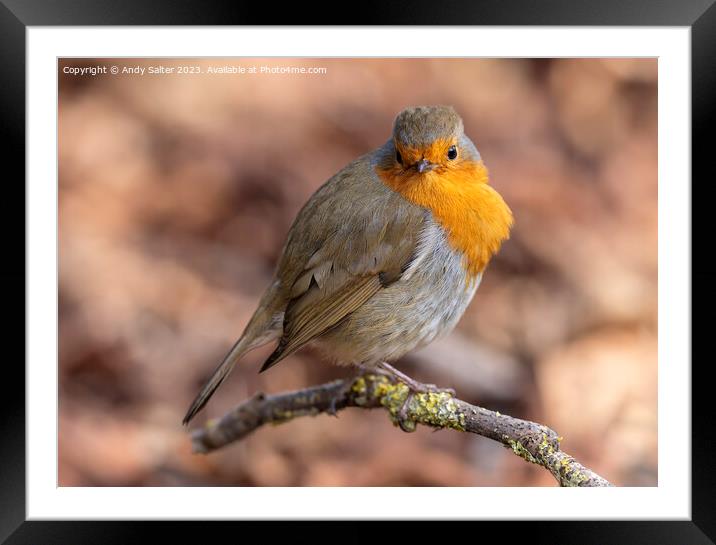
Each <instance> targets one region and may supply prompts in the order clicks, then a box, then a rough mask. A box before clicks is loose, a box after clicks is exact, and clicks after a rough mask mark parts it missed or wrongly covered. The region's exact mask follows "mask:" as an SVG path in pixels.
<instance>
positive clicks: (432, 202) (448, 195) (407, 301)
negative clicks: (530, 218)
mask: <svg viewBox="0 0 716 545" xmlns="http://www.w3.org/2000/svg"><path fill="white" fill-rule="evenodd" d="M512 223H513V219H512V212H511V211H510V209H509V207H508V206H507V205H506V204H505V201H504V200H503V199H502V197H501V196H500V195H499V193H497V191H495V190H494V189H493V188H492V187H491V186H490V185H489V184H488V173H487V169H486V168H485V165H484V164H483V162H482V158H481V156H480V153H479V152H478V151H477V149H476V148H475V145H474V144H473V143H472V141H471V140H470V139H469V138H468V137H467V136H466V135H465V134H464V128H463V122H462V119H461V118H460V116H459V115H458V114H457V112H456V111H455V110H454V109H453V108H452V107H451V106H419V107H414V108H408V109H406V110H403V111H402V112H400V114H398V116H397V117H396V119H395V124H394V127H393V134H392V136H391V137H390V138H389V139H388V141H387V142H386V143H385V144H384V145H383V146H381V147H380V148H378V149H376V150H374V151H372V152H370V153H368V154H366V155H363V156H362V157H359V158H358V159H356V160H355V161H353V162H352V163H350V164H349V165H348V166H346V167H345V168H343V169H342V170H341V171H340V172H338V173H337V174H335V175H334V176H333V177H332V178H330V179H329V180H328V181H327V182H326V183H325V184H323V185H322V186H321V187H320V188H319V189H318V190H317V191H316V192H315V193H314V194H313V195H312V196H311V198H310V199H309V200H308V202H307V203H306V204H305V205H304V206H303V208H302V209H301V211H300V212H299V214H298V216H297V217H296V219H295V220H294V222H293V225H292V226H291V229H290V230H289V232H288V237H287V239H286V242H285V244H284V247H283V250H282V253H281V257H280V258H279V261H278V265H277V268H276V272H275V275H274V278H273V280H272V281H271V284H270V285H269V287H268V288H267V289H266V291H265V293H264V294H263V296H262V297H261V301H260V303H259V305H258V308H257V309H256V311H255V312H254V314H253V316H252V318H251V320H250V321H249V323H248V325H247V326H246V329H245V330H244V332H243V334H242V335H241V337H240V338H239V340H238V341H237V342H236V344H234V346H233V348H232V349H231V350H230V351H229V353H228V354H227V355H226V357H225V358H224V360H223V361H222V362H221V364H220V365H219V366H218V367H217V368H216V370H215V371H214V373H213V374H212V376H211V378H210V379H209V380H208V381H207V383H206V384H205V385H204V387H203V388H202V389H201V391H200V392H199V394H198V395H197V396H196V398H195V399H194V401H193V402H192V404H191V406H190V407H189V410H188V411H187V413H186V416H185V417H184V420H183V423H184V424H187V423H188V422H189V421H190V420H191V419H192V418H193V417H194V416H195V415H196V413H197V412H199V411H200V410H201V409H202V407H204V405H205V404H206V402H207V401H208V400H209V398H210V397H211V396H212V394H213V393H214V392H215V391H216V389H217V388H218V387H219V386H220V385H221V383H222V382H223V381H224V380H225V379H226V377H227V376H228V375H229V373H230V372H231V370H232V369H233V367H234V365H235V364H236V362H237V361H238V360H239V359H240V358H241V357H242V356H243V355H244V354H246V352H248V351H249V350H252V349H254V348H256V347H259V346H262V345H264V344H266V343H269V342H271V341H275V340H278V345H277V346H276V349H275V350H274V351H273V353H272V354H271V355H270V356H269V357H268V359H267V360H266V362H265V363H264V364H263V367H261V371H260V372H263V371H266V370H267V369H269V368H271V367H273V366H274V365H276V364H277V363H279V362H280V361H281V360H283V359H284V358H286V357H287V356H289V355H290V354H293V353H294V352H296V351H297V350H299V349H300V348H301V347H303V346H305V345H306V344H308V343H311V342H315V343H316V345H317V346H319V347H320V348H321V349H322V350H323V351H324V352H325V353H326V354H327V355H328V356H329V357H330V358H331V359H332V360H333V361H334V362H336V363H340V364H347V365H356V366H359V367H361V368H363V369H370V370H374V371H379V372H383V373H388V374H391V375H393V376H394V377H396V378H397V379H398V380H401V381H402V382H404V383H405V384H407V386H408V387H409V389H410V392H411V394H412V393H414V392H425V391H434V390H435V389H436V388H435V387H434V386H433V385H426V384H422V383H420V382H417V381H415V380H413V379H411V378H410V377H408V376H406V375H405V374H403V373H401V372H400V371H399V370H397V369H395V368H394V367H393V366H391V365H390V363H389V362H391V361H394V360H396V359H398V358H400V357H401V356H403V355H404V354H406V353H407V352H409V351H410V350H413V349H415V348H418V347H420V346H423V345H425V344H427V343H430V342H431V341H433V340H435V339H437V338H438V337H440V336H442V335H445V334H446V333H448V332H449V331H451V330H452V329H453V328H454V327H455V325H456V323H457V322H458V320H459V319H460V317H461V316H462V314H463V313H464V312H465V308H466V307H467V305H468V304H469V303H470V301H471V299H472V297H473V295H474V294H475V291H476V290H477V287H478V286H479V284H480V281H481V280H482V275H483V272H484V270H485V267H486V266H487V264H488V262H489V261H490V259H491V258H492V256H493V255H494V254H495V253H496V252H497V251H498V250H499V248H500V246H501V244H502V242H503V241H504V240H505V239H507V238H508V237H509V232H510V228H511V226H512Z"/></svg>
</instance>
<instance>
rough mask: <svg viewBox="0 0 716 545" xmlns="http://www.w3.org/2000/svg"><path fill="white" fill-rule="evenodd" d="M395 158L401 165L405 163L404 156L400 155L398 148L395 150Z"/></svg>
mask: <svg viewBox="0 0 716 545" xmlns="http://www.w3.org/2000/svg"><path fill="white" fill-rule="evenodd" d="M395 160H396V161H398V163H400V164H401V165H402V164H403V156H402V155H400V152H399V151H398V150H395Z"/></svg>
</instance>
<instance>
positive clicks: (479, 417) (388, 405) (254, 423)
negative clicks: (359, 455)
mask: <svg viewBox="0 0 716 545" xmlns="http://www.w3.org/2000/svg"><path fill="white" fill-rule="evenodd" d="M409 393H410V390H409V388H408V386H407V385H406V384H404V383H402V382H400V381H397V380H395V379H393V378H390V377H387V376H384V375H378V374H372V373H368V374H364V375H360V376H358V377H356V378H353V379H345V380H336V381H334V382H329V383H326V384H321V385H318V386H312V387H310V388H306V389H303V390H298V391H293V392H285V393H282V394H276V395H271V396H266V395H264V394H262V393H259V394H256V395H255V396H253V397H252V398H250V399H249V400H247V401H245V402H244V403H242V404H241V405H238V406H237V407H235V408H234V409H232V410H231V411H229V412H228V413H227V414H226V415H224V416H223V417H222V418H220V419H218V420H213V421H209V422H208V423H207V424H206V425H205V426H204V427H202V428H199V429H198V430H195V431H193V432H192V444H193V448H194V451H195V452H201V453H208V452H211V451H213V450H216V449H218V448H221V447H223V446H225V445H227V444H229V443H232V442H234V441H238V440H240V439H242V438H244V437H246V436H247V435H248V434H250V433H251V432H253V431H254V430H256V429H258V428H260V427H261V426H263V425H265V424H283V423H285V422H288V421H290V420H293V419H294V418H297V417H301V416H315V415H317V414H320V413H329V414H335V413H336V412H337V411H339V410H342V409H345V408H347V407H360V408H364V409H374V408H384V409H386V410H387V411H388V414H389V416H390V418H391V420H392V421H393V423H394V424H396V425H398V424H399V425H400V427H401V428H402V429H403V430H404V431H414V430H415V429H416V426H417V425H418V424H423V425H425V426H430V427H433V428H437V429H454V430H457V431H461V432H469V433H475V434H477V435H481V436H483V437H487V438H489V439H493V440H495V441H498V442H500V443H502V444H503V445H505V446H506V447H508V448H510V449H511V450H512V451H513V452H514V453H515V454H517V455H518V456H520V457H521V458H523V459H524V460H526V461H528V462H531V463H534V464H537V465H540V466H542V467H544V468H546V469H547V470H549V472H550V473H551V474H552V475H553V476H554V478H555V479H556V480H557V482H558V483H559V485H560V486H612V485H611V483H609V482H608V481H607V480H606V479H604V478H602V477H600V476H599V475H597V474H596V473H594V472H593V471H592V470H590V469H588V468H586V467H584V466H583V465H582V464H580V463H579V462H577V461H576V460H575V459H574V458H573V457H571V456H569V455H568V454H566V453H565V452H563V451H562V450H560V447H559V443H560V441H561V438H560V437H558V436H557V434H556V433H555V432H554V431H553V430H551V429H550V428H548V427H547V426H543V425H542V424H538V423H536V422H530V421H528V420H520V419H518V418H513V417H511V416H508V415H504V414H500V413H499V412H495V411H490V410H488V409H484V408H482V407H478V406H476V405H471V404H469V403H467V402H465V401H462V400H460V399H458V398H456V397H454V396H453V395H451V394H450V393H447V392H437V393H436V392H428V393H416V394H414V395H413V396H412V397H411V398H410V399H408V396H409ZM406 399H407V400H408V401H407V405H406V407H405V410H404V411H402V414H401V409H402V408H403V405H405V403H406Z"/></svg>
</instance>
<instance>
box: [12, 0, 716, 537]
mask: <svg viewBox="0 0 716 545" xmlns="http://www.w3.org/2000/svg"><path fill="white" fill-rule="evenodd" d="M714 2H716V0H600V1H596V0H591V1H590V0H539V1H537V0H483V1H480V2H476V1H473V2H470V1H469V0H450V1H445V2H436V1H435V0H416V1H414V2H407V1H405V0H401V1H395V2H390V1H388V0H382V1H367V0H362V1H361V2H360V3H359V4H356V6H357V7H359V9H356V10H355V11H354V12H353V13H352V14H351V15H353V17H352V19H351V20H344V19H343V18H342V16H341V15H339V13H340V11H333V10H334V9H335V8H334V7H333V5H335V4H333V5H332V6H326V7H323V6H316V5H312V6H311V5H306V4H305V3H302V2H298V3H290V4H285V5H283V6H281V8H280V9H276V10H270V11H269V10H266V9H265V6H264V5H263V4H261V3H251V4H248V3H246V4H239V3H238V2H232V3H230V4H226V5H223V4H222V5H218V4H217V5H213V4H212V3H209V2H206V1H204V2H200V1H196V0H176V1H171V0H154V1H152V0H144V1H141V0H122V1H114V2H113V1H111V0H104V1H100V0H75V1H74V2H70V1H65V2H61V1H52V0H0V70H1V72H0V74H1V76H0V135H2V145H0V158H1V159H2V163H0V165H2V167H4V168H3V169H2V170H1V171H0V172H3V173H4V172H7V167H9V166H10V165H13V166H15V167H16V168H17V177H11V176H9V175H5V176H2V178H4V180H3V181H4V182H5V183H4V184H3V192H4V196H5V199H6V201H5V202H6V203H11V204H10V205H9V206H5V207H4V213H3V214H2V216H1V217H2V219H3V220H5V222H6V225H5V226H4V229H2V230H1V231H0V236H1V237H2V248H3V251H4V252H5V255H6V256H7V257H6V258H5V259H4V260H3V266H2V268H1V269H0V275H1V276H0V281H1V282H2V285H3V287H4V288H5V289H4V301H5V302H8V298H9V300H10V301H11V302H12V303H13V306H14V307H15V308H17V309H23V310H22V311H20V312H18V313H15V314H10V313H9V312H7V311H6V312H5V313H4V315H5V317H6V320H5V322H6V325H5V327H4V329H3V333H4V337H5V339H6V340H7V339H11V340H13V341H15V340H16V339H17V341H15V342H17V343H18V344H19V339H20V338H24V320H21V319H20V316H22V317H23V318H24V316H25V311H24V308H25V307H24V304H23V296H24V290H22V291H21V290H20V289H18V288H17V287H16V286H20V285H22V286H25V283H24V282H25V272H26V271H25V246H24V243H23V241H22V240H20V238H19V237H16V236H13V235H14V234H15V233H16V232H17V231H18V225H19V224H20V222H23V223H24V213H25V212H24V210H25V207H24V202H25V194H24V187H23V186H22V184H21V183H20V181H19V179H24V175H25V161H24V150H25V108H24V104H25V102H24V99H25V27H26V26H45V25H51V26H64V25H73V26H75V25H225V24H232V25H246V24H271V25H276V24H310V25H313V24H316V23H318V22H319V21H320V22H323V23H324V24H331V25H340V24H351V25H377V24H390V25H405V24H420V25H436V24H438V25H456V24H457V25H570V26H571V25H574V26H602V25H607V26H688V27H691V39H692V41H691V47H692V49H691V54H692V169H693V172H694V176H695V175H696V173H698V175H699V177H700V178H702V179H703V180H704V181H711V182H713V180H716V166H715V163H714V161H713V159H712V158H711V156H710V154H709V151H710V149H709V148H711V145H710V144H709V143H708V142H709V141H710V140H709V138H708V135H707V131H709V130H710V129H711V127H713V126H714V125H716V108H715V107H714V105H715V103H716V101H715V100H714V97H716V5H714ZM267 14H268V16H267ZM711 155H712V154H711ZM702 187H703V185H702ZM691 188H692V206H698V205H701V206H705V205H706V203H708V200H707V199H705V198H702V199H694V198H693V193H694V190H695V189H696V185H695V184H693V183H692V184H691ZM8 191H10V192H12V195H10V196H8V193H7V192H8ZM703 193H704V192H703V190H702V191H701V194H702V196H703ZM10 212H16V213H17V217H14V216H13V214H11V213H10ZM692 215H693V213H692ZM708 234H709V231H708V224H707V222H706V219H705V217H704V215H701V216H700V219H698V218H696V219H695V220H694V219H693V218H692V236H693V242H692V249H693V248H695V247H697V246H696V240H697V239H699V238H701V240H702V241H703V240H707V239H706V237H707V236H708ZM707 244H708V243H707ZM707 248H708V246H707ZM692 255H693V253H692ZM701 255H704V254H703V253H702V254H701ZM11 259H12V261H11ZM706 259H707V258H706V257H701V258H698V257H697V256H693V257H692V267H693V268H694V269H696V268H697V267H696V265H697V264H698V270H697V271H696V274H692V290H693V289H694V287H695V286H698V287H699V288H701V289H700V290H699V292H698V293H699V298H698V300H697V302H698V306H699V307H700V308H702V309H711V308H713V303H716V301H714V289H713V285H714V284H713V282H714V280H715V279H716V268H714V266H710V265H707V264H708V263H709V262H708V261H706ZM8 288H10V289H8ZM693 308H695V307H693ZM694 322H695V321H694V320H692V339H693V338H694V333H696V332H697V331H698V332H702V333H705V332H706V328H707V327H708V325H710V324H708V325H707V324H705V323H704V322H700V323H694ZM694 340H695V339H694ZM702 345H703V343H701V345H699V346H702ZM693 346H696V344H695V343H693ZM17 352H18V355H17V357H14V358H9V357H6V358H4V359H5V361H3V362H2V364H3V374H2V377H3V379H2V380H3V385H4V387H3V388H2V401H3V404H2V410H0V437H1V438H2V439H1V440H0V539H2V540H5V541H3V542H4V543H8V544H20V543H43V544H55V543H58V544H60V543H61V544H64V543H73V544H84V543H103V544H109V543H138V542H143V541H147V540H148V539H149V538H148V537H145V536H148V533H149V532H151V531H153V530H156V531H157V532H161V534H160V535H162V537H163V538H164V539H163V541H164V540H173V541H182V542H185V541H189V540H191V541H192V542H194V543H196V542H199V543H201V542H206V541H208V539H212V540H213V539H214V537H213V536H216V535H220V534H217V533H216V532H217V530H222V529H233V528H234V526H232V527H231V528H227V527H226V526H227V525H228V524H236V523H227V522H211V523H210V522H195V523H187V522H117V521H114V522H106V521H105V522H77V521H63V522H57V521H55V522H53V521H32V522H30V521H25V500H26V494H25V391H24V387H21V385H24V383H25V379H24V371H23V367H22V366H21V365H20V357H21V356H22V358H23V359H24V355H25V350H24V345H23V348H22V349H20V350H17ZM692 359H693V358H692ZM670 363H673V364H675V365H684V364H686V363H687V362H670ZM49 364H50V362H48V365H49ZM707 373H708V370H707V367H706V363H705V361H704V360H702V361H700V362H699V364H697V365H692V378H693V382H692V392H693V398H692V419H693V422H692V429H693V430H696V433H694V435H693V443H692V448H693V454H692V455H693V459H692V475H693V476H694V477H695V478H692V519H691V521H640V522H639V521H632V522H627V521H619V522H616V521H605V522H597V521H588V522H586V521H581V522H580V521H570V522H555V521H551V522H548V521H546V522H512V521H509V522H489V523H482V524H483V525H485V527H486V528H484V529H487V527H489V528H490V529H491V530H496V531H497V532H499V533H500V535H501V536H503V538H504V537H506V536H517V537H518V539H520V540H529V541H530V542H531V543H560V542H569V543H579V544H580V545H588V544H591V543H595V544H597V543H598V544H600V545H601V544H604V543H629V544H637V543H649V544H650V545H655V544H661V543H664V544H677V543H678V544H707V543H711V544H713V543H714V540H716V517H714V513H715V512H716V508H715V507H714V505H715V504H716V502H714V494H716V464H714V454H713V453H714V452H716V432H715V431H714V426H713V421H711V420H710V418H709V417H710V416H711V415H713V414H714V411H713V404H712V402H711V399H710V397H709V391H710V390H711V389H712V388H711V387H710V383H709V381H708V375H707ZM267 508H269V506H267ZM558 509H559V507H558V506H555V516H557V517H558V516H559V511H558ZM206 524H212V527H211V528H210V530H209V531H210V532H211V534H209V533H208V532H207V528H206ZM244 524H248V523H244ZM297 524H299V523H291V526H294V525H297ZM300 524H301V527H300V528H301V529H304V530H305V529H306V527H305V523H300ZM284 526H285V525H283V524H278V525H277V524H275V523H274V524H272V525H270V526H269V528H265V527H264V528H262V529H261V531H262V540H266V539H267V538H269V536H271V533H270V531H269V530H273V532H276V531H277V530H278V531H279V532H283V531H285V530H288V531H291V530H292V529H291V528H285V527H284ZM422 526H423V525H422V524H420V523H415V524H413V525H412V527H414V528H420V529H421V530H422ZM297 529H298V528H297ZM251 530H254V528H251V529H249V531H251ZM401 531H404V529H401ZM473 531H474V530H473ZM353 535H355V537H354V538H353V539H354V540H355V541H357V540H358V539H359V538H360V537H359V536H363V539H366V538H367V539H370V537H368V536H370V535H371V533H367V534H366V533H363V532H359V533H355V534H353ZM373 535H375V534H373ZM209 536H212V537H209ZM314 536H315V534H314ZM241 537H243V536H238V535H237V536H234V539H241ZM346 537H347V536H346V534H343V537H340V536H338V535H335V534H333V535H332V538H333V539H336V538H337V539H340V540H342V541H343V540H345V539H346ZM405 537H407V536H405ZM475 537H477V538H479V534H478V536H475ZM269 539H270V538H269ZM500 539H502V538H500Z"/></svg>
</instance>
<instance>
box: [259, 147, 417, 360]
mask: <svg viewBox="0 0 716 545" xmlns="http://www.w3.org/2000/svg"><path fill="white" fill-rule="evenodd" d="M427 214H428V213H427V211H426V210H425V209H423V208H420V207H418V206H415V205H413V204H411V203H409V202H408V201H406V200H405V199H404V198H403V197H402V196H400V195H399V194H398V193H396V192H394V191H393V190H391V189H390V188H388V187H386V186H385V185H384V184H383V183H382V182H381V181H380V180H379V179H378V178H377V176H376V175H375V173H374V171H373V169H372V166H371V164H370V162H369V161H367V160H366V159H365V158H362V159H360V160H358V161H356V162H354V163H352V164H351V165H349V166H348V167H346V168H345V169H344V170H343V171H341V172H339V173H338V174H337V175H336V176H334V177H333V178H332V179H331V180H329V181H328V182H327V183H326V184H325V185H324V186H323V187H322V188H321V189H319V191H318V192H316V194H315V195H314V197H313V198H312V199H311V200H310V201H309V203H308V204H307V205H306V206H305V207H304V208H303V210H301V212H300V213H299V215H298V217H297V218H296V221H295V222H294V225H293V226H292V228H291V231H290V232H289V236H288V239H287V242H286V245H285V247H284V251H283V254H282V257H281V260H280V262H279V267H278V277H279V278H281V279H282V282H285V283H286V284H285V289H287V290H288V291H287V293H288V295H287V297H286V299H287V300H288V303H287V306H286V311H285V313H284V328H283V336H282V337H281V340H280V342H279V345H278V347H277V348H276V350H275V351H274V353H273V354H271V356H270V357H269V358H268V360H266V363H264V366H263V367H262V369H261V370H262V371H264V370H266V369H268V368H269V367H272V366H273V365H275V364H276V363H278V362H279V361H281V360H282V359H283V358H285V357H286V356H288V355H289V354H291V353H293V352H295V351H296V350H298V349H299V348H301V347H302V346H303V345H305V344H306V343H308V342H309V341H311V340H312V339H314V338H316V337H317V336H319V335H321V334H322V333H324V332H325V331H327V330H328V329H330V328H331V327H333V326H335V325H336V324H338V322H340V321H341V320H342V319H343V318H344V317H345V316H347V315H348V314H350V313H351V312H353V311H355V310H356V309H357V308H359V307H360V306H361V305H363V304H364V303H365V302H366V301H368V300H369V299H370V298H371V297H372V296H373V295H375V294H376V293H377V292H378V291H379V290H381V289H383V288H384V287H386V286H388V285H390V284H391V283H393V282H395V281H396V280H398V279H399V278H400V276H401V275H402V274H403V272H404V271H405V270H406V268H407V267H408V265H409V264H410V262H411V260H412V259H413V258H414V257H415V252H416V249H417V246H418V240H419V238H420V232H421V230H422V228H423V225H424V222H425V220H426V217H427Z"/></svg>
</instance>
